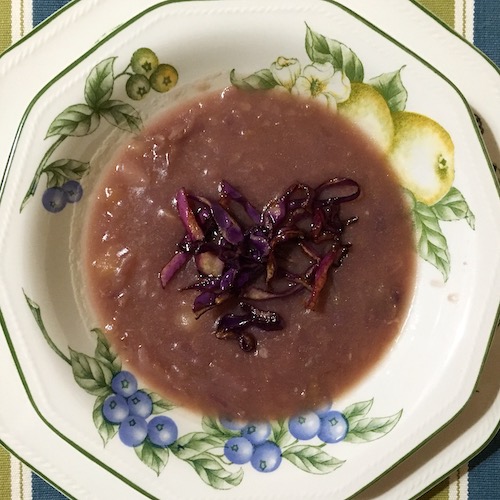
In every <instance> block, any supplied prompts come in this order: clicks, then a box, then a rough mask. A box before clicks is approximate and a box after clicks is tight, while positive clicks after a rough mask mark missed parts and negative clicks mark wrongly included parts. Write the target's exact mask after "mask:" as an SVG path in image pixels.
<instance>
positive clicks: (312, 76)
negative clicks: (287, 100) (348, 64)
mask: <svg viewBox="0 0 500 500" xmlns="http://www.w3.org/2000/svg"><path fill="white" fill-rule="evenodd" d="M292 92H293V93H294V94H298V95H302V96H307V97H312V98H314V99H318V100H319V101H321V102H323V103H324V104H326V105H327V106H329V107H330V108H333V109H336V108H337V103H339V102H344V101H347V99H349V95H350V94H351V82H350V80H349V78H347V76H346V75H345V73H344V72H343V71H335V69H334V68H333V65H332V64H331V63H329V62H326V63H313V64H310V65H309V66H306V67H305V68H304V72H303V74H302V75H301V76H299V77H298V78H297V80H296V81H295V85H294V87H293V89H292Z"/></svg>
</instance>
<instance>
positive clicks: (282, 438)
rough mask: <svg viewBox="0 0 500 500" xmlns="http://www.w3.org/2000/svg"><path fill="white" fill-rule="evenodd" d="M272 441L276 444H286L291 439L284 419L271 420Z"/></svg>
mask: <svg viewBox="0 0 500 500" xmlns="http://www.w3.org/2000/svg"><path fill="white" fill-rule="evenodd" d="M271 431H272V434H271V436H272V441H274V442H275V443H276V444H277V445H278V446H281V447H283V446H286V445H287V444H288V443H289V442H290V441H291V440H292V436H291V434H290V433H289V432H288V425H287V421H286V420H274V421H272V422H271Z"/></svg>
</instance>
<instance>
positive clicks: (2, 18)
mask: <svg viewBox="0 0 500 500" xmlns="http://www.w3.org/2000/svg"><path fill="white" fill-rule="evenodd" d="M0 12H1V13H2V14H1V15H0V33H1V35H0V52H2V51H4V50H5V49H6V48H7V47H9V46H10V44H11V43H12V5H11V0H0ZM0 487H1V484H0ZM0 491H1V490H0Z"/></svg>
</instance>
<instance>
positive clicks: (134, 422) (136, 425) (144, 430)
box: [118, 415, 148, 446]
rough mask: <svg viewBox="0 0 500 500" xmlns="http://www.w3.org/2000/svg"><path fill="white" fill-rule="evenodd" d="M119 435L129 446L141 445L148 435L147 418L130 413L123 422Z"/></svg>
mask: <svg viewBox="0 0 500 500" xmlns="http://www.w3.org/2000/svg"><path fill="white" fill-rule="evenodd" d="M118 435H119V436H120V439H121V440H122V443H123V444H125V445H127V446H139V445H140V444H142V443H143V442H144V440H145V439H146V436H147V435H148V424H147V422H146V419H144V418H142V417H139V416H137V415H129V416H128V417H127V418H126V419H125V420H124V421H123V422H122V423H121V424H120V428H119V430H118Z"/></svg>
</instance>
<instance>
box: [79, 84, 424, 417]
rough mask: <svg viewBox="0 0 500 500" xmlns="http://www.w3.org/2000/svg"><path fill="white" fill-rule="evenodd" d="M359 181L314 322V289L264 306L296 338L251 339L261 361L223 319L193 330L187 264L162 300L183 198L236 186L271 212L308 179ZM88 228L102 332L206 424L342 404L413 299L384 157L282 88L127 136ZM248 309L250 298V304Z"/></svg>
mask: <svg viewBox="0 0 500 500" xmlns="http://www.w3.org/2000/svg"><path fill="white" fill-rule="evenodd" d="M335 177H347V178H350V179H353V180H355V181H356V182H357V183H358V184H359V185H360V187H361V194H360V196H359V197H358V198H357V199H356V200H354V201H352V202H349V203H346V204H344V205H343V206H342V217H343V218H348V217H355V216H356V217H358V221H357V222H356V223H355V224H352V225H351V226H349V227H348V228H346V230H345V234H344V238H345V240H346V241H348V242H349V243H350V244H351V247H350V248H349V253H348V255H347V257H346V258H345V259H344V261H343V262H342V265H341V266H340V267H338V268H336V269H331V270H330V272H329V273H328V278H327V282H326V284H325V286H324V288H323V290H322V291H321V294H322V295H321V300H320V302H319V304H318V306H317V307H316V308H315V310H307V309H306V308H305V306H304V304H305V303H306V301H307V298H308V292H307V291H303V292H300V293H296V294H292V295H290V296H288V297H286V298H281V299H279V300H278V299H272V300H264V301H258V302H259V303H258V304H257V302H254V305H257V306H258V307H259V308H260V309H264V310H272V311H275V312H276V313H278V314H279V315H280V316H281V317H282V318H283V321H284V328H283V329H282V330H278V331H260V330H255V332H254V336H255V338H256V339H257V342H258V343H257V349H256V351H255V352H252V353H247V352H244V351H242V350H241V349H240V348H239V347H238V343H237V342H233V341H225V340H220V339H217V338H216V337H215V335H214V333H213V332H214V325H215V323H216V321H217V318H218V317H219V316H220V311H219V310H218V309H217V308H214V309H212V310H210V311H208V312H206V313H205V314H203V315H201V316H200V317H199V319H196V318H195V316H194V314H193V312H192V304H193V300H194V298H195V297H196V295H197V292H196V291H195V290H186V287H187V286H189V285H190V284H191V283H193V281H194V279H195V277H196V268H195V267H194V265H193V264H192V263H191V262H189V263H188V264H187V265H186V266H185V267H183V268H182V269H181V270H180V271H179V272H178V273H177V274H176V275H175V276H174V278H173V279H172V280H171V281H170V282H169V283H168V285H167V286H166V287H165V288H163V287H162V286H161V283H160V280H159V273H160V271H161V269H162V268H163V266H164V265H165V263H166V262H167V261H168V260H169V259H170V258H171V256H172V255H174V253H175V252H176V249H177V246H176V245H177V243H178V242H179V241H180V240H181V239H182V237H183V235H184V227H183V225H182V223H181V221H180V220H179V216H178V213H177V209H176V206H175V203H174V202H173V200H174V199H175V196H176V193H177V192H178V191H179V189H180V188H184V189H185V190H186V191H188V192H189V193H193V194H195V195H198V196H204V197H207V198H212V199H217V197H218V193H217V186H218V184H219V182H220V181H221V180H222V179H224V180H226V181H228V182H229V183H231V184H232V185H233V186H235V187H236V188H237V189H238V190H239V191H240V192H242V193H243V194H244V195H245V196H246V198H247V199H248V200H249V201H250V202H251V203H252V204H253V206H254V207H257V208H258V209H260V208H261V207H263V206H264V205H265V204H266V203H268V202H269V200H272V199H273V198H275V197H277V196H279V195H281V194H282V193H283V192H284V191H285V190H286V189H287V188H288V187H289V186H290V185H292V184H294V183H297V182H300V183H305V184H308V185H310V186H318V185H320V184H322V183H323V182H325V181H326V180H328V179H332V178H335ZM89 196H90V197H91V199H90V203H89V205H88V206H89V207H90V208H89V209H88V212H87V213H86V215H85V222H84V230H83V232H82V255H83V278H84V285H85V289H86V291H87V292H86V293H87V294H88V301H89V304H90V307H91V309H92V311H93V313H94V316H95V318H96V320H97V321H98V322H99V327H100V328H102V329H103V331H104V332H105V334H106V335H107V337H108V339H109V341H110V343H111V344H112V346H113V347H114V348H115V350H116V351H117V352H118V354H119V356H120V357H121V359H122V360H123V362H124V363H125V365H126V366H127V367H128V369H129V370H131V371H132V372H133V373H135V374H136V375H138V376H140V377H141V378H142V379H143V380H144V382H145V383H147V384H148V385H149V386H150V387H151V388H153V389H155V390H156V391H157V392H159V393H161V394H162V395H163V396H165V397H167V398H169V399H171V400H173V401H175V402H177V403H178V404H181V405H184V406H185V407H188V408H191V409H193V410H195V411H199V412H202V413H203V414H207V415H222V416H227V417H232V418H242V419H248V418H259V419H262V418H280V417H285V416H290V415H293V414H295V413H297V412H299V411H303V410H305V409H311V408H313V407H317V406H320V405H322V404H324V403H325V402H328V401H332V399H334V398H338V397H339V396H340V395H342V394H343V393H345V391H346V390H348V389H349V388H350V387H352V386H353V385H354V384H355V383H356V382H357V381H359V380H360V379H361V378H362V377H363V376H365V375H366V374H367V373H368V372H369V370H370V369H372V368H373V366H374V365H375V364H376V362H377V361H378V360H380V358H381V357H382V356H383V354H384V352H385V351H386V350H387V349H388V347H389V346H390V345H391V343H392V342H393V341H394V339H395V337H396V336H397V335H398V333H399V332H400V330H401V327H402V324H403V323H404V321H405V318H406V315H407V312H408V308H409V303H410V302H411V297H412V293H413V286H414V274H415V260H416V259H415V251H414V236H413V229H412V224H411V218H410V215H409V210H408V208H407V206H406V204H405V200H404V197H403V193H402V190H401V188H400V187H399V186H398V184H397V182H396V180H395V177H394V176H393V174H392V173H391V169H390V166H389V164H388V162H387V160H386V158H385V156H384V155H383V154H382V153H381V152H380V151H379V150H378V149H377V147H376V146H374V145H373V144H372V143H371V142H370V141H369V140H368V139H367V138H366V137H365V136H363V135H362V133H361V132H359V131H358V130H357V129H356V128H355V127H354V126H353V125H352V124H351V123H350V122H348V121H346V120H345V119H344V118H342V117H340V116H338V115H337V114H335V113H333V112H331V111H329V110H328V109H326V108H324V107H322V106H320V105H316V104H315V103H313V102H311V101H306V100H303V99H299V98H296V97H294V96H291V95H289V94H287V93H280V92H276V91H257V92H245V91H242V90H238V89H235V88H227V89H224V90H222V91H218V92H215V93H209V94H206V95H201V96H199V97H198V98H197V99H195V100H192V101H189V102H188V103H184V104H181V105H179V106H178V107H177V108H175V109H174V110H171V111H168V112H166V114H164V115H163V116H161V117H160V118H159V119H157V120H155V121H154V122H153V123H152V124H151V125H150V126H149V127H147V128H146V129H145V130H144V131H143V132H142V133H141V134H140V135H139V136H136V137H133V138H131V139H130V140H129V141H128V143H127V144H126V145H124V146H123V147H122V148H121V149H120V150H119V151H118V152H117V154H116V155H115V157H114V160H113V161H112V163H111V164H110V165H108V166H107V167H106V168H105V169H104V170H103V172H102V174H101V176H100V178H99V180H98V182H97V184H96V186H95V188H94V189H93V190H92V192H91V193H90V194H89ZM250 302H252V301H250Z"/></svg>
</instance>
